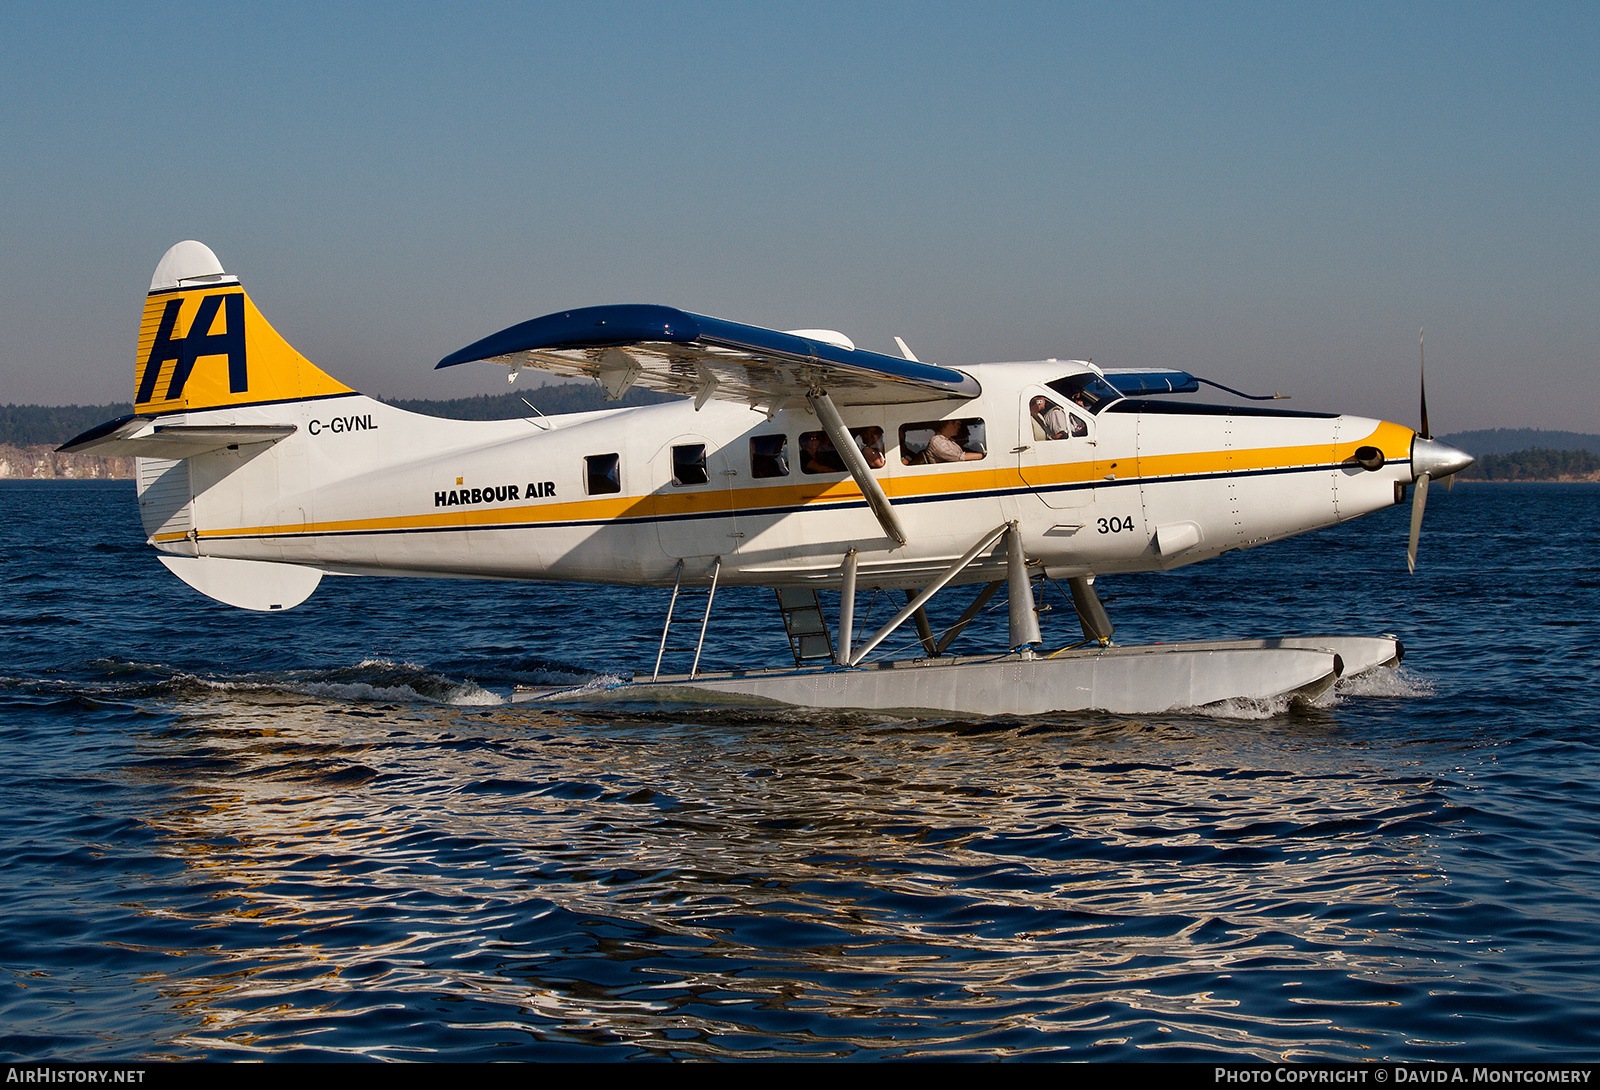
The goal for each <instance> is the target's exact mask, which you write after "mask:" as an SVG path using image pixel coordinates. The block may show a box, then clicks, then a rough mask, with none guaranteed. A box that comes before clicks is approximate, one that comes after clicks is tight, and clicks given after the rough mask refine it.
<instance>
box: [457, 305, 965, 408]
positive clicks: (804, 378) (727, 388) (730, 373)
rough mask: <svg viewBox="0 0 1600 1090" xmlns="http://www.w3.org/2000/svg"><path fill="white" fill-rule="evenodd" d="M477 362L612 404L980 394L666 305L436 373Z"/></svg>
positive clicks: (512, 344) (473, 354)
mask: <svg viewBox="0 0 1600 1090" xmlns="http://www.w3.org/2000/svg"><path fill="white" fill-rule="evenodd" d="M833 338H837V340H834V339H833ZM475 360H488V361H490V362H492V363H499V364H503V365H505V366H508V367H511V368H513V370H515V369H517V368H522V367H533V368H538V369H540V370H543V371H551V372H554V373H555V374H558V375H569V376H573V377H577V376H586V377H588V378H592V379H594V380H595V381H597V382H598V383H600V385H601V386H603V387H605V389H606V393H607V394H608V395H609V396H610V397H611V398H619V397H621V396H622V395H623V394H624V393H625V392H626V391H627V389H628V387H629V386H632V385H634V384H638V385H640V386H644V387H646V388H648V389H652V390H656V391H659V392H661V393H667V394H676V395H679V396H682V397H695V398H697V399H698V400H699V401H700V403H701V404H704V403H705V400H706V399H707V398H715V399H717V400H720V401H732V402H737V403H739V404H745V405H766V406H769V407H770V406H777V405H781V404H782V403H783V402H785V401H787V400H789V399H791V398H793V399H802V398H804V397H806V396H807V395H808V394H810V393H813V392H815V391H817V390H826V391H827V392H828V394H829V395H830V396H831V397H832V398H833V400H834V402H835V403H837V404H840V405H888V404H899V403H903V402H912V401H938V400H943V399H945V398H962V399H965V398H973V397H977V396H978V394H979V393H981V392H982V390H981V388H980V387H979V385H978V383H977V380H975V379H973V378H972V377H971V376H969V375H965V374H963V373H962V372H960V371H957V370H955V369H954V368H950V367H939V366H936V365H933V364H928V363H919V362H917V361H915V360H907V359H900V358H898V357H896V356H884V355H880V354H879V353H877V352H867V351H865V350H863V349H859V348H853V347H848V338H845V337H843V336H842V335H841V334H838V333H834V332H832V331H831V330H814V329H808V330H797V331H795V332H793V333H780V332H778V331H777V330H775V329H763V328H761V327H759V326H752V325H741V324H739V323H738V322H728V321H724V320H723V319H721V318H708V317H706V316H704V315H701V314H690V313H688V312H686V311H682V310H675V309H673V308H672V307H661V306H643V305H628V306H607V307H585V308H583V309H581V310H567V311H561V312H559V313H556V314H547V315H545V316H544V317H542V318H534V319H532V320H530V321H526V322H523V323H521V324H519V325H514V326H511V327H510V328H508V329H503V330H501V331H500V332H499V333H496V334H493V335H492V336H489V337H485V338H484V339H483V340H481V341H478V342H477V343H475V344H471V345H468V346H467V347H466V348H463V349H461V350H460V351H459V352H453V353H451V354H450V355H448V356H446V357H445V358H444V359H442V360H440V361H439V366H440V367H453V366H455V365H456V364H459V363H471V362H473V361H475Z"/></svg>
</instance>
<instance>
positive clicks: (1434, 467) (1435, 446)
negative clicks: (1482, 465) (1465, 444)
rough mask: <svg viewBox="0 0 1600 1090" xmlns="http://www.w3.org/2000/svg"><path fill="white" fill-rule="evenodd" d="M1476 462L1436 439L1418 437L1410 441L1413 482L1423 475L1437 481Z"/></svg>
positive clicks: (1462, 452) (1471, 457) (1464, 453)
mask: <svg viewBox="0 0 1600 1090" xmlns="http://www.w3.org/2000/svg"><path fill="white" fill-rule="evenodd" d="M1476 461H1477V459H1476V458H1474V457H1473V456H1472V455H1470V454H1468V453H1467V452H1466V451H1464V450H1457V449H1456V448H1455V447H1452V446H1451V445H1450V444H1449V443H1441V442H1439V440H1437V439H1424V438H1423V437H1422V436H1420V435H1419V436H1417V437H1416V438H1414V439H1412V440H1411V479H1412V480H1413V481H1414V480H1416V479H1417V478H1418V477H1420V476H1422V475H1423V474H1424V473H1426V474H1427V475H1428V476H1430V477H1432V478H1433V479H1434V480H1436V481H1437V480H1438V479H1439V478H1440V477H1448V476H1450V474H1452V473H1459V472H1461V471H1462V470H1463V469H1466V468H1467V467H1468V466H1470V465H1471V464H1472V463H1473V462H1476Z"/></svg>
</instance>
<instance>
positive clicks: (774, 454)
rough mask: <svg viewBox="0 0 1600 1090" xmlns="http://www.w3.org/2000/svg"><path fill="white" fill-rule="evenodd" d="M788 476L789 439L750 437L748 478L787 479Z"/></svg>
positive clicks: (782, 436)
mask: <svg viewBox="0 0 1600 1090" xmlns="http://www.w3.org/2000/svg"><path fill="white" fill-rule="evenodd" d="M788 475H789V437H788V436H787V435H752V436H751V437H750V476H752V477H787V476H788Z"/></svg>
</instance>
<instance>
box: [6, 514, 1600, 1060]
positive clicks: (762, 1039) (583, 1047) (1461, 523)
mask: <svg viewBox="0 0 1600 1090" xmlns="http://www.w3.org/2000/svg"><path fill="white" fill-rule="evenodd" d="M0 503H3V504H4V510H5V512H6V516H7V517H6V518H5V520H4V521H3V523H0V582H3V587H4V590H3V596H0V739H3V743H0V744H3V745H4V747H5V748H4V752H5V755H6V760H5V762H4V768H3V770H0V860H4V866H3V868H0V903H3V905H4V915H3V922H4V927H3V929H0V967H3V970H4V974H3V976H0V1056H4V1057H5V1058H8V1059H74V1060H120V1061H128V1060H135V1059H148V1058H157V1057H174V1058H190V1059H199V1058H205V1059H241V1058H289V1057H294V1058H344V1057H349V1058H371V1059H386V1060H405V1059H454V1060H480V1059H637V1058H646V1059H647V1058H658V1059H669V1058H688V1057H696V1058H700V1057H710V1058H733V1057H739V1058H751V1057H791V1058H801V1057H819V1058H820V1057H842V1058H854V1059H868V1058H894V1057H907V1058H917V1057H933V1058H956V1057H964V1058H981V1057H990V1056H996V1057H1016V1058H1063V1059H1076V1058H1081V1059H1104V1060H1129V1059H1140V1058H1153V1059H1166V1060H1171V1059H1202V1058H1203V1059H1221V1058H1232V1059H1283V1058H1299V1059H1310V1058H1324V1059H1383V1058H1389V1059H1440V1060H1450V1059H1478V1060H1483V1059H1552V1060H1553V1059H1568V1060H1570V1059H1575V1058H1588V1057H1592V1056H1593V1054H1594V1051H1595V1049H1596V1047H1597V1045H1600V1028H1597V1027H1600V1000H1597V998H1596V993H1597V989H1596V987H1595V984H1596V978H1597V975H1600V974H1597V969H1596V965H1597V960H1600V959H1597V953H1600V947H1597V941H1600V940H1597V936H1600V896H1597V894H1600V866H1597V863H1600V859H1597V855H1600V853H1597V850H1596V844H1597V837H1596V834H1597V833H1600V793H1597V791H1596V788H1595V783H1596V780H1597V778H1600V756H1597V753H1596V748H1595V722H1596V711H1597V699H1596V686H1595V682H1594V677H1595V667H1596V665H1597V662H1596V658H1597V655H1596V652H1595V649H1594V643H1593V633H1594V624H1595V618H1596V616H1597V612H1600V611H1597V608H1596V607H1597V588H1600V563H1597V559H1600V557H1597V549H1596V546H1595V544H1594V539H1593V533H1592V530H1593V528H1594V527H1595V526H1596V525H1597V524H1600V487H1596V486H1582V485H1577V486H1538V485H1510V486H1508V485H1477V486H1463V487H1460V488H1457V489H1456V490H1455V491H1454V493H1449V494H1447V493H1445V492H1444V491H1443V490H1442V489H1438V488H1436V489H1434V490H1433V491H1432V494H1430V497H1429V511H1428V516H1429V520H1428V526H1427V529H1426V532H1425V534H1424V537H1423V546H1422V557H1421V565H1420V568H1419V571H1418V573H1417V574H1416V575H1415V576H1414V577H1412V576H1408V575H1407V574H1406V572H1405V560H1404V544H1405V533H1406V512H1405V511H1404V510H1403V509H1395V510H1391V511H1389V512H1384V513H1382V514H1380V515H1377V516H1373V517H1371V518H1368V519H1365V520H1361V521H1358V522H1355V523H1352V524H1350V525H1348V526H1344V527H1340V528H1338V529H1336V530H1333V531H1329V532H1325V533H1322V534H1317V535H1310V536H1307V537H1304V538H1300V539H1297V540H1295V541H1292V542H1287V543H1282V544H1279V545H1276V546H1269V547H1267V548H1263V549H1259V550H1254V551H1252V552H1248V553H1242V554H1233V555H1230V556H1227V557H1223V558H1220V559H1219V560H1217V561H1212V562H1209V563H1206V564H1201V565H1197V566H1195V567H1192V568H1189V569H1185V570H1183V571H1180V572H1175V573H1169V574H1166V575H1161V576H1149V577H1123V578H1117V579H1110V578H1108V579H1105V580H1102V584H1101V589H1102V592H1103V593H1104V594H1106V595H1107V597H1109V598H1114V600H1113V601H1110V602H1109V603H1108V605H1109V609H1110V611H1111V614H1112V617H1113V618H1114V619H1115V620H1116V621H1117V623H1118V626H1119V632H1118V636H1119V639H1121V640H1123V641H1124V642H1137V641H1141V640H1151V639H1165V640H1175V639H1181V638H1191V637H1214V636H1243V635H1270V634H1275V633H1284V632H1301V633H1314V632H1319V631H1323V632H1326V631H1349V632H1357V633H1362V632H1378V631H1391V632H1395V633H1398V634H1399V635H1400V636H1401V637H1402V638H1403V639H1404V641H1405V643H1406V646H1407V649H1408V658H1407V661H1406V665H1405V667H1404V668H1403V669H1402V670H1401V671H1400V672H1398V673H1397V674H1393V673H1390V674H1385V675H1382V676H1381V677H1379V678H1377V679H1375V680H1370V681H1366V682H1363V683H1360V684H1358V685H1354V686H1344V687H1343V688H1342V689H1341V690H1340V691H1339V692H1338V694H1337V695H1336V697H1335V698H1334V699H1333V700H1332V701H1329V702H1328V703H1327V704H1326V706H1324V707H1321V708H1317V709H1313V710H1309V711H1300V712H1290V711H1288V710H1286V709H1274V708H1232V709H1220V710H1217V709H1214V710H1213V713H1212V714H1200V713H1183V714H1170V715H1163V716H1154V717H1148V718H1141V719H1128V718H1119V717H1113V716H1104V715H1076V716H1042V717H1037V718H1031V719H1018V718H1003V719H994V720H976V721H974V720H961V719H953V720H948V721H901V720H894V721H884V720H883V719H882V717H876V716H872V715H865V714H857V715H824V714H819V713H814V712H805V711H782V712H776V713H774V712H752V711H749V710H739V709H722V710H716V709H711V708H695V707H692V706H691V707H676V708H667V707H660V706H656V707H651V706H622V707H616V706H609V707H608V706H605V705H595V706H590V707H576V708H572V707H569V708H535V707H531V706H528V705H512V704H508V703H505V697H506V696H507V694H508V693H509V691H510V688H511V687H512V686H513V685H515V684H518V683H543V684H550V683H579V682H582V681H584V680H585V679H589V678H592V677H594V676H595V675H596V674H600V675H604V674H607V673H622V672H625V671H627V670H628V669H631V668H633V667H636V666H639V665H641V664H648V663H649V662H650V661H651V660H652V659H653V657H654V641H655V639H656V636H657V632H658V628H657V626H658V625H659V621H660V616H661V613H662V612H663V610H664V607H665V598H666V595H665V592H662V591H641V590H629V589H604V588H601V589H595V588H573V587H560V586H549V587H545V586H522V585H514V584H505V583H468V582H425V581H408V580H387V581H380V580H355V579H326V580H324V582H323V585H322V587H321V588H320V589H319V591H318V593H317V595H316V596H315V597H314V598H313V599H312V600H311V601H310V602H308V603H307V604H306V605H305V606H302V607H301V608H300V609H298V610H296V611H294V612H292V613H288V614H283V615H277V616H262V615H258V614H246V613H242V612H237V611H233V610H230V609H227V608H225V607H222V606H219V605H216V604H214V603H211V602H209V601H207V600H205V599H202V598H200V597H199V596H198V595H197V594H195V593H194V592H192V591H190V590H188V589H187V588H186V587H184V586H182V585H181V584H180V583H178V582H177V580H176V579H174V578H173V577H172V576H170V575H169V574H168V573H167V572H166V571H165V570H164V569H163V568H161V566H160V565H159V564H158V563H156V561H155V560H154V558H153V556H152V554H151V552H150V551H149V550H148V549H147V548H146V547H145V546H144V545H143V543H142V541H141V539H140V534H139V531H138V529H137V520H136V517H135V515H134V512H133V502H132V494H131V488H130V486H128V485H127V484H126V483H122V482H114V483H111V482H108V483H105V484H95V483H72V482H60V483H57V482H5V483H4V484H3V485H0ZM864 601H865V596H864V597H863V602H864ZM962 604H963V603H962V602H961V601H960V600H956V601H955V602H954V603H952V608H953V609H959V608H960V606H961V605H962ZM1057 605H1058V608H1057V610H1056V611H1055V612H1054V613H1051V614H1047V615H1046V617H1045V620H1046V632H1047V636H1048V635H1050V634H1052V633H1054V634H1058V635H1059V634H1062V633H1065V632H1067V631H1068V630H1069V629H1071V628H1074V627H1075V622H1074V621H1072V619H1071V615H1070V612H1069V611H1068V610H1066V609H1064V608H1060V603H1059V600H1058V601H1057ZM878 609H879V613H880V616H881V611H882V604H881V603H880V605H879V607H878ZM718 616H719V618H720V626H719V628H718V629H717V632H716V639H715V641H714V643H712V644H711V645H709V649H708V657H710V658H712V659H714V660H717V661H720V662H722V663H731V662H732V661H734V660H735V658H736V657H742V658H744V659H745V660H747V661H748V660H750V659H752V658H753V659H756V660H760V661H769V662H772V663H781V662H782V661H783V659H784V656H785V655H786V654H787V650H786V648H787V645H786V642H785V640H784V637H783V635H782V630H781V627H780V626H778V624H777V620H776V615H775V611H774V610H773V608H772V605H771V602H770V597H768V596H764V595H761V594H757V593H755V592H750V593H737V592H736V593H728V594H726V595H722V596H719V610H718ZM1003 617H1004V611H1003V609H1002V610H1001V611H1000V612H999V614H998V615H997V618H996V619H994V620H992V621H991V622H990V625H989V629H988V630H986V632H985V633H980V634H978V637H979V638H978V640H977V642H978V644H979V645H980V646H981V645H982V644H983V642H984V640H988V641H990V643H991V645H992V642H993V641H994V640H997V639H1003V638H1004V629H1003V626H1004V621H1003Z"/></svg>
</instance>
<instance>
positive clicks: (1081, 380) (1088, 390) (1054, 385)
mask: <svg viewBox="0 0 1600 1090" xmlns="http://www.w3.org/2000/svg"><path fill="white" fill-rule="evenodd" d="M1047 385H1048V386H1049V387H1050V389H1052V390H1054V391H1055V392H1056V393H1058V394H1060V395H1061V396H1062V397H1064V398H1066V399H1067V400H1068V401H1070V402H1072V403H1073V404H1074V405H1076V406H1078V407H1079V408H1080V409H1087V410H1088V411H1089V412H1090V413H1098V412H1099V411H1100V410H1101V409H1103V408H1105V407H1106V406H1107V405H1110V404H1111V403H1112V402H1113V401H1121V400H1122V394H1121V393H1120V392H1119V391H1118V390H1117V388H1116V387H1115V386H1113V385H1111V383H1109V382H1107V381H1106V380H1105V379H1103V378H1101V377H1100V376H1099V375H1095V374H1088V375H1069V376H1067V377H1066V378H1058V379H1056V380H1055V381H1054V382H1051V383H1048V384H1047Z"/></svg>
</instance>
